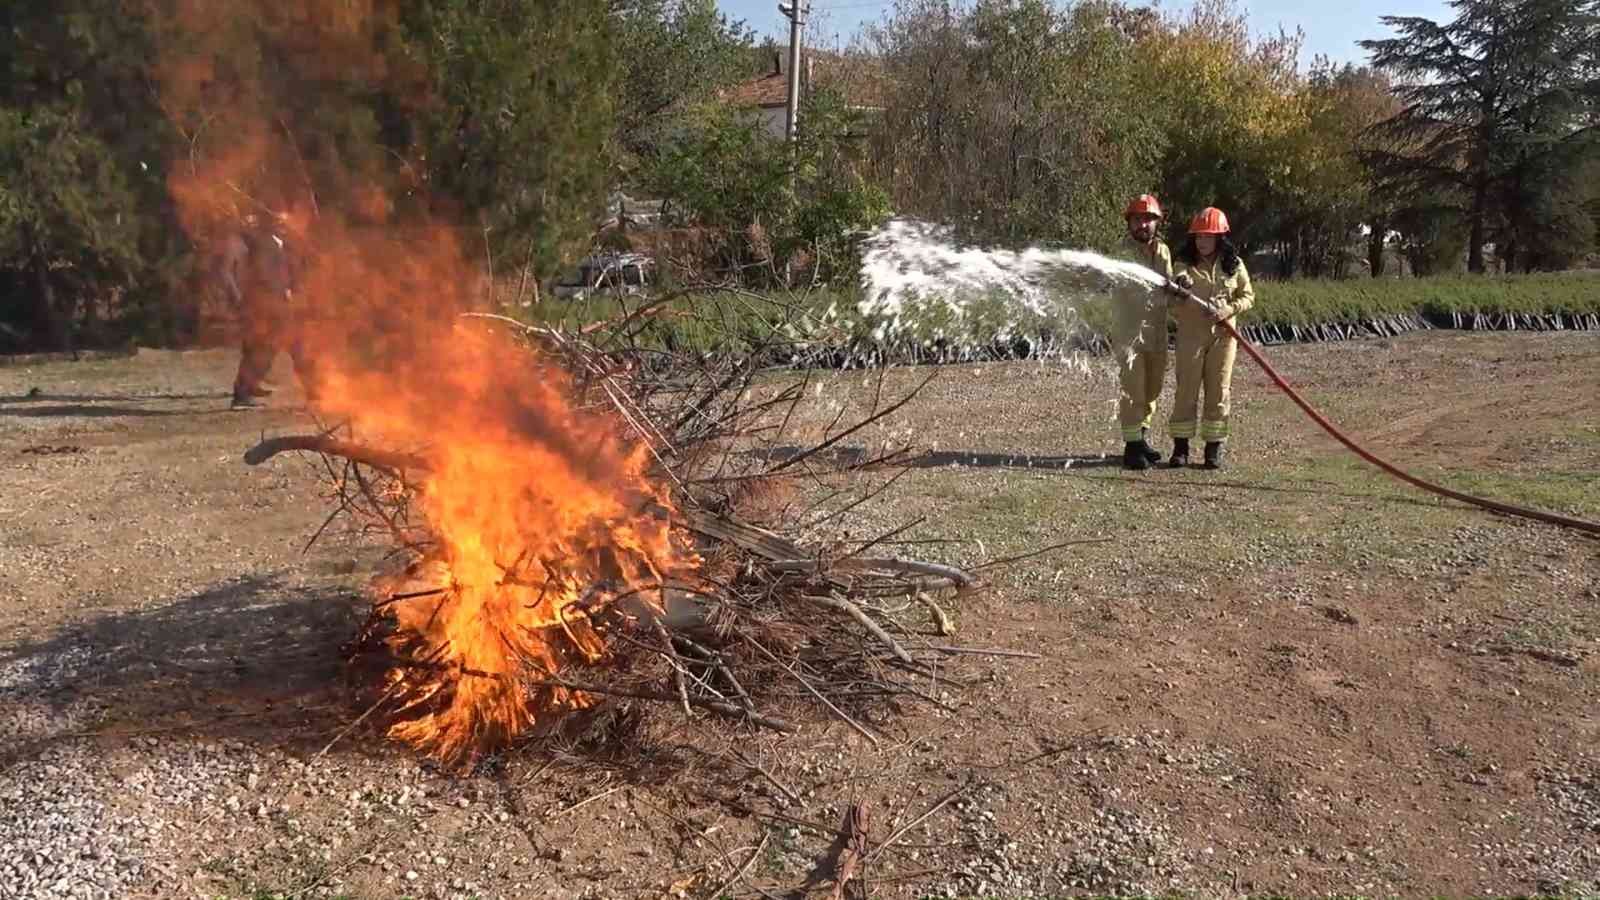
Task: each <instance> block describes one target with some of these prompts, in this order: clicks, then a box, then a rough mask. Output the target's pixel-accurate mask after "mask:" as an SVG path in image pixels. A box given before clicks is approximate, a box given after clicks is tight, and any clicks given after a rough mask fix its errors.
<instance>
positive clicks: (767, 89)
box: [722, 51, 886, 109]
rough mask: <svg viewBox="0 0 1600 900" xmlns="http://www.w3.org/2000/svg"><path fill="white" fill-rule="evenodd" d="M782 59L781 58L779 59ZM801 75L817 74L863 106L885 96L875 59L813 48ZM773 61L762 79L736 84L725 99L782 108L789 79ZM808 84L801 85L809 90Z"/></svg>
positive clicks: (819, 79)
mask: <svg viewBox="0 0 1600 900" xmlns="http://www.w3.org/2000/svg"><path fill="white" fill-rule="evenodd" d="M780 62H781V61H780ZM806 63H807V64H806V66H805V67H804V68H802V69H801V73H802V78H805V77H806V76H807V75H808V74H809V75H811V76H814V77H815V78H816V81H817V83H818V84H819V85H827V86H829V87H833V88H837V89H838V90H840V91H842V92H843V93H844V95H845V98H846V100H848V101H849V102H850V103H853V104H857V105H861V106H881V105H882V104H883V99H884V95H885V93H886V92H885V90H884V84H883V73H882V71H881V70H880V69H879V68H878V66H876V65H874V64H873V62H872V61H869V60H864V59H860V58H856V57H848V56H841V55H838V54H833V53H826V52H820V51H810V52H808V53H807V54H806ZM781 68H782V66H781V65H778V64H774V66H773V68H772V70H771V71H769V72H767V73H766V74H765V75H762V76H760V77H759V78H752V79H750V80H749V81H745V82H742V83H740V84H737V85H734V86H733V87H731V88H728V89H727V90H725V91H723V92H722V99H723V101H724V102H726V103H730V104H733V105H735V106H754V107H760V108H762V109H772V108H775V107H781V106H784V105H786V104H787V103H788V99H789V78H788V75H787V74H786V73H784V72H783V71H780V70H781ZM809 88H810V85H809V84H805V85H803V86H802V90H808V89H809Z"/></svg>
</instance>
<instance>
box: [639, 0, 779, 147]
mask: <svg viewBox="0 0 1600 900" xmlns="http://www.w3.org/2000/svg"><path fill="white" fill-rule="evenodd" d="M612 16H613V22H614V27H615V30H616V32H617V62H618V64H619V65H620V66H621V69H622V74H621V76H620V78H619V80H618V82H617V101H616V129H617V143H618V145H619V146H620V147H621V148H622V150H623V151H625V152H626V153H627V154H628V155H630V156H631V157H634V158H638V157H648V156H650V155H652V154H653V153H654V152H655V151H656V150H657V149H658V148H659V146H660V144H661V142H662V141H663V140H665V139H666V138H667V137H668V135H669V133H670V131H671V129H672V128H673V126H674V124H675V123H676V122H678V121H679V120H680V119H681V118H682V117H683V116H685V115H687V114H688V113H689V111H690V109H691V108H692V107H693V106H694V105H695V104H697V103H701V102H703V101H705V100H708V99H710V98H711V97H713V96H715V94H716V92H717V91H718V90H719V89H721V88H725V87H727V86H729V85H732V84H734V83H736V82H738V81H739V80H740V79H742V78H744V77H746V76H748V75H749V74H750V72H751V48H752V46H753V41H754V36H753V34H752V33H751V32H750V30H749V29H748V28H747V27H745V25H744V24H743V23H742V22H732V21H729V20H728V18H727V17H725V16H723V15H722V14H721V13H719V12H718V11H717V5H716V2H715V0H614V2H613V4H612Z"/></svg>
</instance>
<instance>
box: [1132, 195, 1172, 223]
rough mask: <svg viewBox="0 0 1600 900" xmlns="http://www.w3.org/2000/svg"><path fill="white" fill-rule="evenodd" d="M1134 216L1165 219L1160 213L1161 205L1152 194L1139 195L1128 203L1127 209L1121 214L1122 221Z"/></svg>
mask: <svg viewBox="0 0 1600 900" xmlns="http://www.w3.org/2000/svg"><path fill="white" fill-rule="evenodd" d="M1134 216H1155V217H1156V218H1158V219H1163V218H1166V215H1165V214H1164V213H1162V212H1161V204H1160V203H1158V202H1157V201H1156V197H1155V195H1154V194H1140V195H1139V196H1137V197H1135V198H1133V199H1132V200H1130V201H1128V208H1127V209H1126V210H1125V211H1124V212H1123V213H1122V217H1123V218H1124V219H1131V218H1133V217H1134Z"/></svg>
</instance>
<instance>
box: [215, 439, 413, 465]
mask: <svg viewBox="0 0 1600 900" xmlns="http://www.w3.org/2000/svg"><path fill="white" fill-rule="evenodd" d="M296 450H308V451H310V452H312V453H324V454H327V455H328V456H338V457H341V458H343V459H348V460H351V461H352V462H358V463H365V464H366V465H369V466H372V467H373V468H375V469H382V470H384V471H385V472H388V473H389V474H395V473H396V472H397V471H399V470H401V469H426V468H428V463H427V461H426V460H424V459H423V458H422V457H420V456H417V455H415V454H411V453H397V452H394V451H392V450H381V449H379V448H376V447H367V446H363V445H361V444H355V443H351V442H349V441H339V440H334V439H333V438H329V437H323V436H321V435H287V436H285V437H275V438H267V439H266V440H263V441H262V442H261V443H259V444H257V445H255V446H254V447H251V448H250V449H249V450H247V451H245V454H244V461H245V464H246V465H251V466H259V465H261V464H262V463H264V462H266V461H267V460H269V459H271V458H272V457H274V456H277V455H278V454H280V453H289V452H292V451H296Z"/></svg>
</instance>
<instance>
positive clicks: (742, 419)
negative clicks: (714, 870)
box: [246, 310, 973, 762]
mask: <svg viewBox="0 0 1600 900" xmlns="http://www.w3.org/2000/svg"><path fill="white" fill-rule="evenodd" d="M647 312H648V310H641V311H640V313H647ZM645 318H646V316H645V315H641V314H635V315H633V316H629V317H626V318H625V319H622V320H620V321H616V322H611V323H604V325H603V326H602V327H599V328H590V329H587V330H586V333H583V334H574V333H562V332H559V331H556V330H552V329H545V328H537V327H530V326H525V325H521V324H518V323H514V322H511V321H510V320H505V319H498V318H496V317H493V316H484V315H472V314H468V315H464V316H461V317H459V318H457V319H456V320H455V321H454V322H452V323H451V324H450V326H449V328H448V330H447V331H443V332H441V333H439V334H438V335H437V337H436V339H433V340H430V341H429V342H428V344H427V351H426V352H427V354H428V358H429V364H428V365H427V366H425V367H419V368H417V369H416V370H415V371H414V374H411V375H404V374H397V372H396V371H395V370H394V369H392V368H388V367H385V368H382V369H376V370H373V371H371V372H367V373H363V372H362V371H360V370H359V369H357V370H352V371H348V372H347V371H342V370H338V369H336V370H334V371H332V372H330V373H328V375H327V377H325V378H324V379H323V380H322V382H321V383H320V384H319V386H318V398H319V400H318V403H319V410H318V412H319V414H320V415H321V416H323V417H325V418H326V419H327V421H328V422H330V423H337V424H330V425H329V426H328V427H327V428H325V429H324V430H323V431H322V432H321V433H319V434H316V435H307V436H301V437H284V438H273V439H268V440H266V441H264V442H262V443H261V444H260V445H259V446H257V447H255V448H254V449H252V450H251V451H250V452H249V453H248V454H247V456H246V460H247V462H249V463H251V464H259V463H261V462H263V461H265V460H266V459H268V458H270V457H272V456H273V455H275V454H277V453H281V452H284V451H289V450H299V451H311V452H315V453H319V454H321V455H322V456H323V457H324V459H325V461H326V466H325V468H324V471H325V472H326V473H327V474H328V479H329V482H330V484H331V486H332V489H333V491H332V493H333V496H334V497H335V498H336V505H335V507H334V508H333V509H332V510H331V511H330V512H331V514H330V521H331V520H332V519H335V518H338V517H340V516H345V517H348V518H350V519H351V520H352V521H354V522H357V523H358V524H359V525H360V526H361V527H362V528H363V529H364V530H365V531H367V532H369V533H375V534H379V535H382V536H384V537H385V539H387V540H389V541H391V542H392V543H393V545H394V547H395V549H396V551H397V554H396V560H397V562H396V565H395V567H394V569H393V571H390V572H386V573H384V574H381V575H380V576H378V577H377V578H376V579H375V580H374V581H373V584H372V612H371V616H370V618H369V621H368V624H367V626H366V627H365V629H364V630H363V633H362V634H361V635H360V637H359V639H358V640H357V641H356V642H355V643H354V645H353V646H354V649H355V655H356V656H357V658H359V659H365V660H368V661H374V660H375V661H377V662H379V663H380V668H381V670H382V672H383V674H382V676H381V678H382V682H381V683H380V684H378V685H377V686H376V687H375V691H376V693H377V706H376V707H375V708H376V709H379V710H381V711H382V712H381V714H382V715H383V716H386V717H387V720H388V722H389V724H388V725H387V729H388V734H389V735H390V736H391V737H393V738H396V739H398V740H401V741H404V742H406V743H408V744H410V745H412V746H414V747H416V748H418V749H419V750H422V751H424V752H427V753H429V754H431V755H434V756H436V757H439V758H441V759H445V760H451V761H458V762H467V761H470V760H472V759H474V758H475V757H476V756H477V755H479V754H481V753H483V752H485V751H491V750H494V749H496V748H500V747H504V746H506V745H507V744H509V743H511V742H513V741H516V740H518V739H519V738H523V737H527V736H534V735H540V734H547V735H549V734H559V733H562V732H563V729H564V728H566V726H568V725H572V724H574V723H581V722H582V721H583V720H584V718H583V717H582V716H578V717H575V716H574V715H573V714H574V713H580V712H581V711H586V710H590V711H593V710H598V709H610V710H615V709H620V708H627V709H628V710H630V711H638V710H641V709H650V708H652V706H656V707H659V708H660V709H661V710H662V711H663V712H665V713H668V714H671V715H679V714H683V715H689V716H692V717H698V716H703V715H709V716H715V717H719V718H723V719H727V720H731V721H732V722H736V723H743V724H745V725H748V726H750V727H761V728H769V729H775V730H779V731H791V730H794V729H795V728H796V726H795V725H794V724H791V722H790V721H789V716H790V715H791V713H790V712H789V711H788V709H789V708H792V707H794V706H795V701H799V703H800V705H801V706H810V707H812V708H813V709H814V710H815V711H821V712H824V713H825V714H827V715H832V716H835V717H838V718H839V719H841V720H843V721H844V722H845V723H847V724H848V725H849V727H851V728H853V729H855V730H856V731H858V732H859V733H861V734H862V735H864V736H865V737H866V738H867V739H869V740H874V741H875V740H876V737H875V735H874V734H873V732H872V731H871V730H870V729H869V728H867V727H866V725H864V724H862V721H861V718H862V717H863V713H864V712H865V711H866V710H867V708H868V707H869V706H870V705H871V704H872V703H881V702H884V701H891V702H892V701H893V700H895V699H896V698H916V697H918V696H921V695H922V692H920V691H918V690H917V688H916V687H915V686H914V684H913V683H912V682H913V681H914V680H915V679H916V678H917V677H918V676H919V675H925V674H931V673H932V670H931V668H930V666H929V665H928V664H927V663H925V662H924V661H923V660H922V659H919V657H918V655H916V653H913V650H915V651H917V653H922V654H925V655H926V657H927V658H929V659H933V658H936V657H940V656H942V655H944V654H948V653H952V652H957V650H956V648H948V647H944V648H940V647H936V646H934V645H933V644H932V643H931V642H930V640H929V639H927V638H916V637H915V635H916V634H919V633H920V634H929V633H930V632H931V633H934V634H943V633H947V632H948V629H949V627H950V625H949V621H948V619H947V618H946V616H945V614H944V612H943V611H942V610H941V609H940V607H939V606H938V602H937V597H938V595H939V594H940V593H941V592H946V591H957V592H959V591H962V590H965V589H967V588H969V587H971V585H972V584H973V579H972V578H971V577H970V576H968V575H967V574H965V573H963V572H961V571H958V570H954V569H951V568H948V567H944V566H940V565H935V564H930V563H921V562H916V561H909V560H899V559H891V558H884V557H881V556H873V557H869V556H866V555H865V552H866V551H867V550H869V549H870V545H857V546H856V547H855V548H854V549H853V550H852V548H846V547H841V546H828V547H825V548H812V549H807V548H803V547H802V546H800V545H799V544H798V543H796V542H795V541H793V540H790V539H788V538H786V537H784V536H782V534H781V533H780V532H782V531H785V530H793V529H794V528H798V527H800V526H801V525H802V524H815V523H817V522H818V521H821V520H823V519H826V518H829V517H831V516H832V515H833V513H828V512H826V511H825V510H824V509H823V506H828V507H829V508H831V509H833V510H835V511H836V512H842V511H843V510H845V509H847V508H848V507H849V506H850V505H851V504H852V503H854V502H855V501H854V500H852V501H850V502H849V503H842V504H841V502H840V499H839V498H840V497H843V496H846V494H847V493H848V492H849V491H851V490H855V491H857V492H858V493H857V494H856V497H857V499H865V498H866V496H867V495H870V494H872V493H875V492H876V491H878V490H880V489H882V488H883V487H886V486H887V480H885V479H881V478H879V477H878V476H877V474H876V473H881V472H882V471H884V470H886V469H889V470H892V469H893V468H894V466H895V463H896V462H898V461H901V460H902V459H903V452H898V451H895V450H887V451H886V452H884V453H882V454H880V455H879V456H878V457H877V458H876V459H871V460H855V461H853V462H851V463H849V464H841V463H840V462H839V461H838V458H837V457H835V456H833V455H832V454H831V453H829V452H828V451H829V449H830V448H831V447H833V446H834V445H836V444H837V443H838V442H839V441H840V440H842V439H844V438H845V437H847V436H849V435H851V434H855V433H858V432H860V431H861V430H862V429H863V428H865V427H866V426H868V425H871V424H873V423H875V422H877V421H879V420H881V419H882V417H884V416H886V415H887V414H889V413H890V412H892V411H893V410H894V409H896V408H898V407H899V406H900V405H901V404H903V403H904V402H905V401H906V400H909V399H910V396H906V397H903V398H900V399H899V400H898V401H897V402H894V403H885V402H883V401H882V400H881V399H880V400H879V401H877V402H875V403H874V404H873V406H872V407H871V408H868V409H864V410H861V411H858V416H857V417H856V418H855V419H854V420H852V421H851V422H849V423H843V422H842V421H840V420H836V421H835V422H834V423H832V425H830V426H828V427H827V428H826V429H825V432H824V433H823V434H822V437H821V438H820V439H817V440H815V441H814V442H813V443H812V444H811V445H810V446H809V447H794V446H786V444H792V443H793V441H792V440H786V437H785V436H786V432H788V431H789V430H790V426H791V423H796V422H798V421H799V420H801V419H804V418H806V417H807V416H806V410H805V409H804V404H806V403H807V402H813V403H814V402H815V394H816V391H815V390H808V387H814V386H813V385H811V384H810V376H804V375H802V376H798V377H797V379H796V380H794V381H793V382H791V383H787V384H777V383H774V382H773V379H772V378H771V377H770V375H769V376H766V377H762V375H761V373H760V371H759V369H758V368H757V365H756V363H755V362H754V361H755V360H758V359H762V358H765V357H767V356H768V355H769V354H770V350H771V348H770V347H755V348H752V349H750V350H748V351H747V352H744V353H740V354H738V355H737V356H729V357H727V358H723V359H720V360H716V361H707V360H705V359H690V358H687V357H674V356H671V355H666V354H661V353H659V352H651V351H646V350H644V349H643V348H641V347H640V346H639V345H638V344H636V343H635V342H634V338H635V337H636V336H637V332H638V330H639V322H640V321H642V320H643V319H645ZM708 318H709V317H708ZM781 333H782V329H781V328H775V329H774V331H773V335H774V337H773V338H772V340H773V341H778V340H779V338H778V335H779V334H781ZM880 396H881V395H880ZM846 469H849V470H855V471H846ZM864 472H865V474H864ZM801 478H804V479H806V480H807V481H810V482H812V483H813V484H815V485H822V484H825V483H827V484H835V485H839V487H836V488H835V489H834V490H831V491H829V492H828V493H829V494H830V495H831V497H830V499H829V500H827V501H825V503H824V505H819V506H810V507H807V506H805V505H803V504H799V503H793V502H792V503H790V504H788V505H787V506H786V508H785V509H779V510H774V509H772V508H771V507H773V506H774V504H772V503H766V504H756V505H764V506H766V507H768V509H766V510H764V513H765V519H766V521H764V522H763V525H764V526H766V527H758V526H757V525H755V524H750V523H749V522H748V521H743V520H742V519H743V518H744V517H743V516H742V515H741V511H742V510H745V509H747V508H753V505H752V503H751V502H750V501H751V500H752V499H753V498H755V499H759V498H770V497H772V496H773V495H775V494H777V493H780V492H783V491H784V486H785V484H786V483H787V482H790V481H794V480H796V479H801ZM888 480H892V479H888ZM850 484H855V485H856V487H854V488H851V487H850V486H849V485H850ZM812 493H815V491H813V492H812ZM819 511H821V512H820V515H819ZM891 610H895V611H897V612H898V613H900V614H902V615H903V614H904V613H906V612H907V611H911V610H914V611H915V612H914V613H913V614H912V616H913V617H914V618H915V619H916V622H914V623H913V622H904V623H902V622H899V621H897V620H896V618H895V616H894V615H892V614H891ZM929 621H932V623H933V626H932V627H931V628H930V627H929V626H928V622H929ZM897 635H898V636H897ZM919 644H920V646H919ZM908 648H909V649H908ZM926 699H931V698H926Z"/></svg>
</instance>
